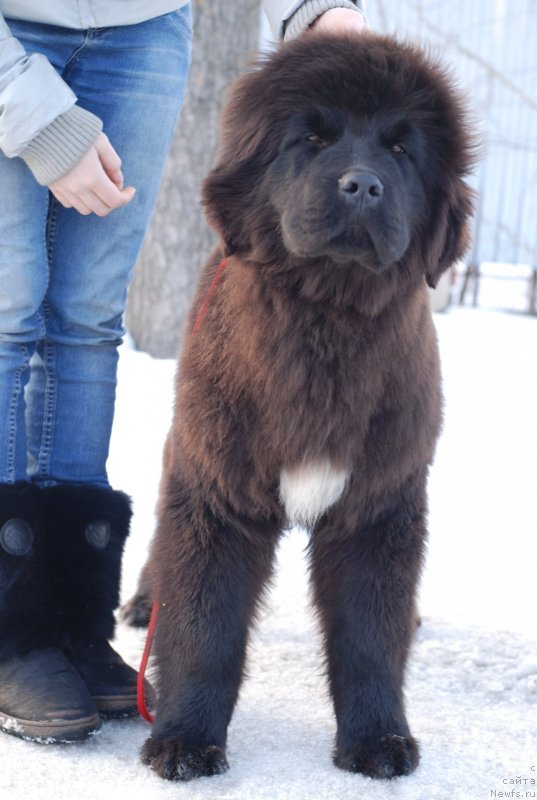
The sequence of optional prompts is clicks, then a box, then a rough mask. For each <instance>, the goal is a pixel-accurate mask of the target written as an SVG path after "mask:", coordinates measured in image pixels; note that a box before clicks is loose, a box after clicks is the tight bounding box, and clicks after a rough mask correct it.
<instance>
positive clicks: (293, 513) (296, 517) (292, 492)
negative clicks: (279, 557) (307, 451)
mask: <svg viewBox="0 0 537 800" xmlns="http://www.w3.org/2000/svg"><path fill="white" fill-rule="evenodd" d="M348 479H349V472H348V471H347V470H345V469H341V468H336V467H334V466H333V465H332V464H331V463H330V461H329V460H328V459H322V460H318V461H312V462H307V463H305V464H301V465H299V466H294V467H290V468H288V467H283V469H282V471H281V473H280V501H281V503H282V505H283V507H284V508H285V512H286V514H287V518H288V520H289V521H290V522H292V523H296V524H302V525H307V526H311V525H313V524H314V523H315V522H316V520H317V519H319V517H320V516H321V515H322V514H323V513H324V512H325V511H326V510H327V509H328V508H330V507H331V506H333V505H334V504H335V503H336V502H337V501H338V500H339V498H340V497H341V495H342V494H343V492H344V491H345V487H346V485H347V481H348Z"/></svg>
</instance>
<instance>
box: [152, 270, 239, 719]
mask: <svg viewBox="0 0 537 800" xmlns="http://www.w3.org/2000/svg"><path fill="white" fill-rule="evenodd" d="M226 266H227V258H223V259H222V261H221V262H220V264H219V265H218V267H217V268H216V272H215V273H214V277H213V279H212V281H211V284H210V286H209V288H208V289H207V294H206V295H205V299H204V301H203V303H202V306H201V308H200V310H199V311H198V316H197V317H196V321H195V322H194V325H193V326H192V332H191V336H194V335H195V334H196V333H197V332H198V330H199V328H200V325H201V322H202V320H203V317H204V316H205V314H206V312H207V309H208V308H209V304H210V302H211V300H212V298H213V295H214V293H215V291H216V287H217V286H218V283H219V282H220V278H221V277H222V275H223V272H224V270H225V268H226ZM159 607H160V603H159V601H158V599H157V600H155V602H154V603H153V606H152V608H151V617H150V619H149V626H148V628H147V637H146V640H145V647H144V653H143V656H142V662H141V664H140V669H139V671H138V679H137V682H136V703H137V706H138V713H139V714H140V716H141V717H143V719H145V720H146V721H147V722H153V720H154V716H153V714H151V712H150V711H149V709H148V707H147V702H146V696H145V673H146V670H147V662H148V661H149V656H150V654H151V647H152V645H153V636H154V634H155V628H156V626H157V617H158V611H159Z"/></svg>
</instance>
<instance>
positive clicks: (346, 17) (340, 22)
mask: <svg viewBox="0 0 537 800" xmlns="http://www.w3.org/2000/svg"><path fill="white" fill-rule="evenodd" d="M311 30H312V31H322V32H323V33H351V32H352V31H355V32H356V33H364V31H367V30H368V25H367V22H366V21H365V17H364V15H363V14H360V13H358V12H357V11H353V10H352V9H350V8H329V9H328V11H325V12H324V14H321V16H320V17H317V19H316V20H315V22H314V23H313V25H312V26H311Z"/></svg>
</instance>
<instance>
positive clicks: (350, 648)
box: [311, 478, 425, 778]
mask: <svg viewBox="0 0 537 800" xmlns="http://www.w3.org/2000/svg"><path fill="white" fill-rule="evenodd" d="M423 498H424V490H423V478H418V479H416V481H414V482H413V485H407V486H406V487H405V488H404V489H403V490H402V491H400V493H399V495H398V496H397V497H395V498H394V497H393V496H392V500H391V502H390V503H389V506H388V507H386V508H385V509H384V511H382V512H381V513H379V514H377V515H376V516H375V518H374V519H372V520H371V521H370V522H369V524H365V525H363V527H360V526H358V528H357V529H355V530H349V529H348V528H349V523H348V520H349V519H350V518H351V515H350V514H349V513H346V509H345V507H344V504H345V500H343V502H342V504H340V506H339V507H336V508H334V510H333V511H332V512H330V513H329V514H327V515H326V516H325V517H324V518H323V519H322V520H320V522H319V525H318V526H317V528H316V529H315V530H314V532H313V536H312V543H311V550H312V560H313V563H312V579H313V586H314V593H315V601H316V605H317V608H318V611H319V615H320V618H321V622H322V626H323V629H324V634H325V642H326V653H327V664H328V671H329V680H330V688H331V692H332V697H333V701H334V707H335V712H336V718H337V726H338V727H337V737H336V743H335V751H334V763H335V764H336V765H337V766H338V767H341V768H342V769H346V770H349V771H351V772H362V773H364V774H366V775H370V776H371V777H374V778H393V777H395V776H397V775H405V774H408V773H410V772H412V771H413V769H414V768H415V767H416V766H417V764H418V761H419V752H418V746H417V743H416V741H415V740H414V739H413V737H412V736H411V735H410V731H409V727H408V724H407V721H406V718H405V712H404V701H403V677H404V668H405V663H406V659H407V654H408V650H409V647H410V643H411V641H412V638H413V636H414V632H415V607H414V595H415V588H416V583H417V579H418V575H419V571H420V567H421V561H422V557H423V548H424V540H425V508H424V500H423ZM346 502H347V503H348V502H349V498H348V497H347V500H346ZM342 505H343V507H342ZM347 511H348V509H347Z"/></svg>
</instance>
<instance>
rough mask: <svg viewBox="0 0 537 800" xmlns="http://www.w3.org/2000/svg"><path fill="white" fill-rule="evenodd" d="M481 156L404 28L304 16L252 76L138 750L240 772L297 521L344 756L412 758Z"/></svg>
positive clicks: (215, 189)
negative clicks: (420, 593) (451, 341)
mask: <svg viewBox="0 0 537 800" xmlns="http://www.w3.org/2000/svg"><path fill="white" fill-rule="evenodd" d="M471 162H472V143H471V138H470V136H469V131H468V125H467V122H466V119H465V111H464V107H463V104H462V102H461V99H460V97H459V96H458V95H457V93H456V92H455V91H454V89H453V86H452V83H451V81H450V78H449V76H447V75H446V73H445V72H444V70H443V69H442V68H441V67H440V66H438V64H436V63H435V62H434V61H432V60H431V59H430V58H429V57H428V56H427V55H425V54H424V53H423V52H421V51H420V50H419V49H417V48H415V47H413V46H410V45H401V44H399V43H397V42H396V41H395V40H393V39H391V38H383V37H376V36H372V35H369V36H367V37H362V38H360V39H358V38H356V37H355V36H352V37H351V36H349V37H346V36H343V37H341V36H338V37H335V36H332V37H327V36H322V35H316V34H314V33H312V34H309V35H305V36H303V37H302V38H301V39H300V40H297V41H295V42H292V43H289V44H286V45H283V46H282V47H281V48H280V49H279V50H278V51H277V52H275V53H274V54H272V55H270V56H268V57H267V58H266V59H265V60H263V61H262V62H261V63H260V64H259V66H258V68H257V69H255V70H254V71H252V72H250V73H249V74H247V75H244V76H242V77H241V78H240V79H239V80H238V81H236V83H235V84H234V85H233V87H232V91H231V96H230V99H229V102H228V105H227V107H226V109H225V112H224V115H223V123H222V137H221V146H220V151H219V157H218V163H217V166H216V167H215V168H214V169H213V171H212V172H211V173H210V174H209V176H208V178H207V180H206V181H205V184H204V188H203V196H204V202H205V206H206V210H207V215H208V218H209V221H210V223H211V224H212V225H213V226H214V227H215V228H216V230H217V231H218V232H219V234H220V237H221V244H220V247H219V248H218V251H217V252H215V253H213V255H212V257H211V258H210V260H209V262H208V263H207V265H206V266H205V268H204V270H203V274H202V276H201V280H200V284H199V287H198V291H197V296H196V298H195V302H194V304H193V308H192V312H191V317H190V322H189V332H188V333H187V334H186V337H185V341H184V345H183V351H182V356H181V361H180V367H179V373H178V384H177V401H176V408H175V418H174V422H173V426H172V429H171V431H170V435H169V438H168V442H167V446H166V454H165V464H164V474H163V478H162V483H161V496H160V504H159V523H158V531H157V533H156V536H155V540H154V543H153V549H152V553H151V557H150V567H149V570H146V576H147V574H148V573H150V574H151V581H152V588H151V592H152V594H153V597H156V598H157V599H158V608H159V613H158V621H157V625H156V634H155V643H154V651H155V653H154V654H155V660H156V668H157V687H156V688H157V694H158V701H157V706H156V717H155V724H154V728H153V732H152V735H151V737H150V738H149V739H148V740H147V742H146V743H145V746H144V748H143V759H144V761H145V762H146V763H147V764H148V765H150V766H151V767H152V769H154V770H155V771H156V772H157V773H158V774H159V775H161V776H162V777H163V778H168V779H171V780H188V779H190V778H193V777H196V776H201V775H213V774H216V773H221V772H223V771H224V770H226V769H227V766H228V765H227V761H226V753H225V747H226V735H227V728H228V724H229V721H230V718H231V715H232V713H233V708H234V705H235V702H236V700H237V695H238V692H239V686H240V683H241V678H242V675H243V669H244V662H245V653H246V648H247V640H248V629H249V626H250V624H251V623H252V620H253V618H254V617H255V612H256V606H257V603H258V600H259V597H260V595H261V593H262V590H263V587H264V585H265V584H266V582H267V579H268V578H269V576H270V574H271V569H272V564H273V556H274V550H275V546H276V543H277V541H278V538H279V536H280V535H281V532H282V530H283V529H284V528H285V527H286V526H287V525H289V524H290V523H302V524H305V525H307V526H308V527H309V528H310V530H311V539H310V557H311V579H312V586H313V595H314V601H315V604H316V608H317V610H318V615H319V619H320V622H321V625H322V629H323V632H324V639H325V645H326V661H327V668H328V677H329V681H330V689H331V694H332V698H333V701H334V708H335V714H336V717H337V737H336V741H335V749H334V762H335V764H336V765H337V766H338V767H341V768H342V769H345V770H349V771H351V772H362V773H365V774H366V775H370V776H372V777H378V778H391V777H393V776H396V775H405V774H408V773H410V772H411V771H412V770H413V769H414V768H415V767H416V765H417V763H418V758H419V756H418V745H417V743H416V741H415V739H414V738H413V737H412V735H411V733H410V730H409V727H408V724H407V721H406V718H405V711H404V700H403V688H402V687H403V678H404V670H405V662H406V660H407V655H408V651H409V647H410V644H411V640H412V637H413V633H414V628H415V619H416V617H415V614H416V611H415V591H416V584H417V581H418V577H419V573H420V567H421V564H422V560H423V555H424V543H425V539H426V480H427V471H428V466H429V464H430V463H431V459H432V457H433V453H434V450H435V443H436V439H437V436H438V432H439V428H440V421H441V391H440V374H439V363H438V352H437V342H436V336H435V331H434V327H433V323H432V320H431V314H430V310H429V300H428V293H427V284H429V285H430V286H434V285H435V283H436V281H437V280H438V278H439V276H440V275H441V273H442V272H443V271H444V270H445V269H447V267H449V266H450V264H452V263H453V262H454V261H456V260H457V259H459V258H460V257H461V256H462V255H463V253H464V251H465V248H466V246H467V241H468V232H467V220H468V217H469V214H470V212H471V209H472V197H471V192H470V191H469V189H468V187H467V186H466V184H465V182H464V176H465V175H466V174H467V173H468V171H469V168H470V165H471ZM223 259H224V260H223ZM215 276H216V277H215Z"/></svg>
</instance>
